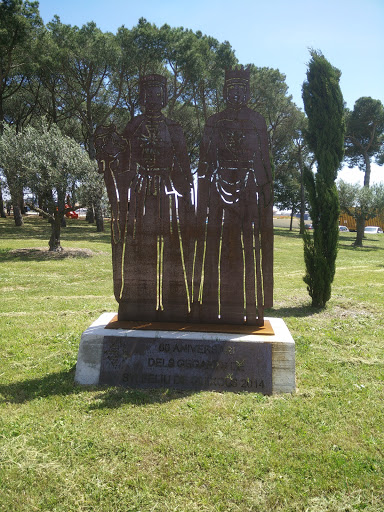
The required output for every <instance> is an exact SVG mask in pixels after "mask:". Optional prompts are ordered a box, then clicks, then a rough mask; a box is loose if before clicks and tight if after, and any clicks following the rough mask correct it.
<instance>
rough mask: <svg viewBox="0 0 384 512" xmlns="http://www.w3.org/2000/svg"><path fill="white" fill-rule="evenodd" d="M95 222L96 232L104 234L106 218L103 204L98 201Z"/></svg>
mask: <svg viewBox="0 0 384 512" xmlns="http://www.w3.org/2000/svg"><path fill="white" fill-rule="evenodd" d="M95 220H96V231H97V232H98V233H103V232H104V218H103V210H102V208H101V202H100V201H99V200H97V201H96V202H95Z"/></svg>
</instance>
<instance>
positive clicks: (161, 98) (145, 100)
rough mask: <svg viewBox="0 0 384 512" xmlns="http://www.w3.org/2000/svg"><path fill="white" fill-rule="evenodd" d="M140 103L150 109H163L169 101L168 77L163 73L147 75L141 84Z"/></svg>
mask: <svg viewBox="0 0 384 512" xmlns="http://www.w3.org/2000/svg"><path fill="white" fill-rule="evenodd" d="M139 88H140V90H139V102H140V105H141V106H143V107H146V108H149V109H160V110H161V109H162V108H164V107H165V106H166V104H167V102H168V97H167V79H166V78H165V76H162V75H155V74H153V75H146V76H144V77H143V78H141V79H140V84H139Z"/></svg>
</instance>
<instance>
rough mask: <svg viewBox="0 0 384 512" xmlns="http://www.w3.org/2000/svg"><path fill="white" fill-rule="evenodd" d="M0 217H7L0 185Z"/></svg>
mask: <svg viewBox="0 0 384 512" xmlns="http://www.w3.org/2000/svg"><path fill="white" fill-rule="evenodd" d="M0 217H1V218H2V219H5V218H6V217H7V215H6V213H5V210H4V200H3V191H2V189H1V186H0Z"/></svg>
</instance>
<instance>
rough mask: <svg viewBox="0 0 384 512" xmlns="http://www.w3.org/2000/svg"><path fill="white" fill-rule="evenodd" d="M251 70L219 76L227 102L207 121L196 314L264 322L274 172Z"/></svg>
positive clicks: (269, 295)
mask: <svg viewBox="0 0 384 512" xmlns="http://www.w3.org/2000/svg"><path fill="white" fill-rule="evenodd" d="M249 91H250V89H249V70H247V69H243V68H241V69H234V70H228V71H227V72H226V74H225V85H224V99H225V100H226V108H225V110H223V111H222V112H220V113H218V114H215V115H213V116H211V117H210V118H209V119H208V120H207V123H206V126H205V130H204V135H203V140H202V143H201V146H200V161H199V168H198V189H197V233H198V234H197V250H196V256H195V268H194V293H193V298H194V308H195V310H197V312H196V311H195V318H198V319H199V321H201V322H203V323H223V324H225V323H229V324H243V323H247V324H250V325H263V324H264V308H265V307H271V306H272V301H273V219H272V208H273V204H272V174H271V166H270V158H269V149H268V138H267V128H266V123H265V120H264V118H263V117H262V116H261V115H260V114H259V113H257V112H255V111H253V110H251V109H250V108H248V106H247V102H248V100H249V94H250V92H249Z"/></svg>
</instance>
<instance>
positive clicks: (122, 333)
mask: <svg viewBox="0 0 384 512" xmlns="http://www.w3.org/2000/svg"><path fill="white" fill-rule="evenodd" d="M115 315H116V313H104V314H103V315H101V316H100V317H99V318H98V319H97V320H96V322H94V323H93V324H92V325H91V326H90V327H89V328H88V329H87V330H86V331H84V332H83V334H82V336H81V341H80V348H79V354H78V359H77V365H76V375H75V382H76V383H78V384H81V385H98V384H101V385H110V386H126V387H131V388H175V389H185V390H216V391H236V392H237V391H249V392H259V393H263V394H268V395H269V394H276V393H292V392H295V389H296V385H295V342H294V340H293V338H292V336H291V334H290V332H289V330H288V328H287V326H286V324H285V322H284V321H283V320H282V319H281V318H268V319H266V320H269V321H270V323H271V326H272V328H273V332H274V334H272V335H265V334H252V335H244V334H229V333H215V332H209V333H208V332H185V331H180V330H178V331H169V330H168V331H162V330H156V331H155V330H153V331H152V330H137V329H121V328H120V329H111V328H108V329H106V328H105V327H106V325H107V324H108V323H109V322H110V321H111V320H112V319H113V318H114V317H115Z"/></svg>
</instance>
